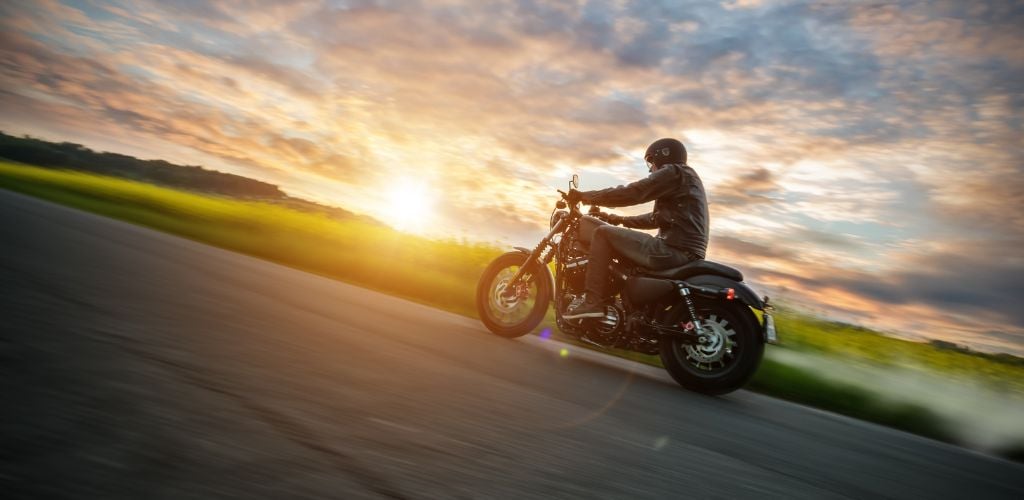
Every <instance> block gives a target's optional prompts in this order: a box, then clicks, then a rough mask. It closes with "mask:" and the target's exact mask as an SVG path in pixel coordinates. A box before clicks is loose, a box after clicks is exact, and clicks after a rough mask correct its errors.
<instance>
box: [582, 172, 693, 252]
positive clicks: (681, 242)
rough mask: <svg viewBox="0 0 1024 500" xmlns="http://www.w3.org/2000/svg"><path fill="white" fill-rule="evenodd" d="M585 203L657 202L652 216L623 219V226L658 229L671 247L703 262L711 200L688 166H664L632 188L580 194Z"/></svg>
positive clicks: (615, 205) (629, 203) (611, 204)
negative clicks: (709, 202) (709, 200)
mask: <svg viewBox="0 0 1024 500" xmlns="http://www.w3.org/2000/svg"><path fill="white" fill-rule="evenodd" d="M580 195H581V200H582V201H583V202H584V203H589V204H592V205H598V206H602V207H628V206H631V205H639V204H641V203H646V202H648V201H651V200H654V211H652V212H651V213H647V214H643V215H636V216H632V217H623V218H622V225H623V226H625V227H632V228H637V229H657V230H658V237H659V238H662V239H664V240H665V243H668V244H669V246H672V247H674V248H677V249H679V250H683V251H685V252H689V253H690V254H692V255H693V257H696V258H700V259H703V258H704V257H705V253H706V252H707V248H708V230H709V218H708V199H707V196H706V195H705V194H704V183H702V182H701V180H700V177H698V176H697V172H695V171H694V170H693V169H692V168H690V167H689V166H688V165H685V164H682V163H675V164H668V165H664V166H663V167H662V168H660V169H658V170H657V171H655V172H652V173H651V175H649V176H647V177H645V178H643V179H640V180H638V181H636V182H633V183H631V184H626V185H624V186H618V187H613V188H608V189H599V190H596V191H583V192H581V193H580Z"/></svg>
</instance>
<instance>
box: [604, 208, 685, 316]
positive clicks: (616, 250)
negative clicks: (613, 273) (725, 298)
mask: <svg viewBox="0 0 1024 500" xmlns="http://www.w3.org/2000/svg"><path fill="white" fill-rule="evenodd" d="M613 255H618V256H619V257H624V258H626V259H629V260H630V261H632V262H634V263H636V264H637V265H638V266H640V267H644V268H647V269H651V270H660V269H668V268H671V267H679V266H682V265H683V264H686V263H688V262H691V261H693V260H696V257H694V256H693V254H691V253H690V252H687V251H685V250H680V249H678V248H674V247H671V246H669V245H668V243H665V240H663V239H661V238H656V237H654V236H651V235H649V234H647V233H642V232H640V231H633V230H631V229H626V228H624V227H616V226H611V225H602V226H599V227H598V228H597V229H596V230H595V231H594V235H593V236H592V238H591V242H590V262H589V263H588V264H587V279H586V282H585V284H586V291H587V296H588V297H593V298H595V299H601V300H603V299H604V298H605V293H606V292H605V288H606V287H607V285H608V265H609V264H611V262H612V256H613ZM588 300H589V299H588Z"/></svg>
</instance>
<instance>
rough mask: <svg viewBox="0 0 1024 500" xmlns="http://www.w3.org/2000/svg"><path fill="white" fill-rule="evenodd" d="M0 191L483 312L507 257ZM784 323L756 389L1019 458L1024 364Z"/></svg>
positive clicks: (350, 231)
mask: <svg viewBox="0 0 1024 500" xmlns="http://www.w3.org/2000/svg"><path fill="white" fill-rule="evenodd" d="M0 188H5V189H9V190H12V191H17V192H21V193H25V194H29V195H33V196H37V197H40V198H44V199H48V200H51V201H55V202H58V203H62V204H65V205H70V206H73V207H77V208H80V209H83V210H87V211H91V212H95V213H99V214H103V215H106V216H110V217H113V218H117V219H121V220H125V221H129V222H133V223H136V224H140V225H143V226H148V227H152V228H155V229H159V230H161V231H166V232H169V233H173V234H177V235H180V236H183V237H186V238H189V239H193V240H197V241H202V242H204V243H208V244H212V245H215V246H219V247H222V248H226V249H230V250H234V251H237V252H240V253H245V254H249V255H253V256H256V257H260V258H264V259H267V260H271V261H275V262H279V263H282V264H285V265H288V266H291V267H295V268H297V269H302V270H306V271H310V272H314V273H317V274H321V275H325V276H329V277H332V278H337V279H339V280H343V281H346V282H349V283H354V284H357V285H361V286H365V287H367V288H372V289H376V290H380V291H383V292H387V293H390V294H393V295H397V296H400V297H404V298H408V299H411V300H415V301H417V302H420V303H424V304H428V305H431V306H435V307H438V308H441V309H445V310H449V311H453V312H456V313H459V314H463V315H467V316H472V317H475V315H476V312H475V307H474V304H473V300H474V299H473V294H474V290H475V286H476V280H477V278H478V276H479V274H480V272H481V271H482V270H483V268H484V267H485V266H486V265H487V263H488V262H489V261H490V260H491V259H493V258H494V257H495V256H496V255H498V254H499V253H500V252H502V251H503V250H502V249H500V248H497V247H495V246H490V245H484V244H475V243H469V242H464V241H454V240H449V241H445V240H433V239H427V238H422V237H417V236H413V235H409V234H404V233H400V232H397V231H394V230H391V229H389V228H386V227H382V226H380V225H377V224H374V223H372V222H368V221H365V220H361V219H356V218H353V219H352V220H341V221H339V220H334V219H331V218H328V217H327V216H325V215H323V214H317V213H308V212H301V211H297V210H294V209H290V208H286V207H283V206H280V205H275V204H271V203H264V202H258V201H244V200H237V199H228V198H218V197H214V196H209V195H200V194H194V193H190V192H184V191H178V190H174V189H168V188H162V187H157V186H154V185H150V184H144V183H139V182H134V181H128V180H123V179H118V178H112V177H103V176H98V175H92V174H85V173H80V172H72V171H63V170H53V169H44V168H36V167H31V166H26V165H21V164H15V163H9V162H0ZM548 326H550V325H548ZM778 326H779V330H780V332H781V335H782V338H783V342H784V345H783V346H782V347H771V346H770V347H769V349H768V351H767V354H766V358H765V361H764V364H763V365H762V368H761V370H760V371H759V372H758V374H757V375H756V376H755V378H754V380H753V381H752V382H751V384H750V388H751V389H753V390H756V391H759V392H763V393H767V394H770V395H773V396H777V397H781V398H785V399H789V400H792V401H797V402H800V403H803V404H807V405H810V406H815V407H819V408H822V409H826V410H830V411H835V412H838V413H843V414H846V415H850V416H853V417H856V418H861V419H864V420H869V421H873V422H877V423H881V424H884V425H889V426H892V427H896V428H900V429H904V430H908V431H911V432H916V433H918V434H922V435H926V436H930V437H933V438H937V439H942V440H946V441H951V442H958V443H963V444H968V445H971V446H975V447H980V448H983V449H987V450H989V451H996V452H1000V453H1003V454H1005V455H1007V456H1011V457H1014V458H1017V459H1020V458H1021V455H1022V450H1024V424H1020V423H1019V422H1024V366H1022V365H1021V364H1020V363H1019V360H1018V359H1017V358H1012V357H1006V358H1005V359H995V358H992V357H985V356H979V355H977V354H973V353H967V352H962V351H957V350H951V349H943V348H941V347H937V346H933V345H929V344H922V343H915V342H908V341H904V340H899V339H894V338H890V337H886V336H883V335H880V334H878V333H876V332H873V331H870V330H865V329H863V328H858V327H854V326H850V325H841V324H837V323H831V322H826V321H822V320H818V319H815V318H811V317H809V316H806V315H802V314H799V313H796V312H793V311H782V312H781V313H780V314H779V316H778ZM542 328H543V327H542ZM618 354H622V353H618ZM629 357H631V358H633V359H638V360H640V361H643V362H647V363H651V364H659V363H658V360H657V358H654V357H645V356H636V355H631V356H629Z"/></svg>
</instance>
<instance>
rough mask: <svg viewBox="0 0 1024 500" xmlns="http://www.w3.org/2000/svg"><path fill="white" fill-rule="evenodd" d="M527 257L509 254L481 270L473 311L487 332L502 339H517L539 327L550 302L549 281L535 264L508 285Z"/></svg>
mask: <svg viewBox="0 0 1024 500" xmlns="http://www.w3.org/2000/svg"><path fill="white" fill-rule="evenodd" d="M527 258H528V255H526V254H524V253H522V252H509V253H506V254H504V255H502V256H500V257H498V258H497V259H494V261H493V262H491V264H490V265H488V266H487V268H486V269H484V272H483V274H482V275H481V276H480V282H479V283H478V284H477V288H476V309H477V313H479V314H480V321H482V322H483V324H484V326H486V327H487V329H488V330H490V331H491V332H493V333H494V334H495V335H500V336H502V337H509V338H512V337H519V336H522V335H525V334H527V333H529V332H530V331H531V330H533V329H534V328H536V327H537V325H539V324H540V322H541V320H543V319H544V315H545V314H546V313H547V310H548V304H549V303H550V302H551V279H550V278H549V277H548V271H547V269H545V268H543V267H542V266H540V264H537V263H536V262H534V263H532V264H531V265H529V266H527V268H526V272H525V273H524V275H523V276H522V278H520V280H519V282H518V283H517V284H515V285H513V284H512V283H511V281H512V277H514V276H515V274H516V272H518V271H519V268H520V267H522V266H524V265H526V259H527Z"/></svg>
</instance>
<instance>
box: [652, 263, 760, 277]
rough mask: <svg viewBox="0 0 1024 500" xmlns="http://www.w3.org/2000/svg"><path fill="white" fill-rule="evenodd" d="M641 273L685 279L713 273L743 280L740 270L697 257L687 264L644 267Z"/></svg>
mask: <svg viewBox="0 0 1024 500" xmlns="http://www.w3.org/2000/svg"><path fill="white" fill-rule="evenodd" d="M641 274H643V275H644V276H649V277H651V278H666V279H676V280H685V279H686V278H689V277H691V276H697V275H699V274H711V275H715V276H721V277H723V278H728V279H731V280H733V281H743V273H741V272H739V270H738V269H734V268H731V267H729V266H727V265H724V264H719V263H717V262H711V261H709V260H704V259H697V260H695V261H693V262H690V263H687V264H686V265H683V266H679V267H671V268H668V269H660V270H657V271H652V270H650V269H644V270H643V271H642V272H641Z"/></svg>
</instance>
